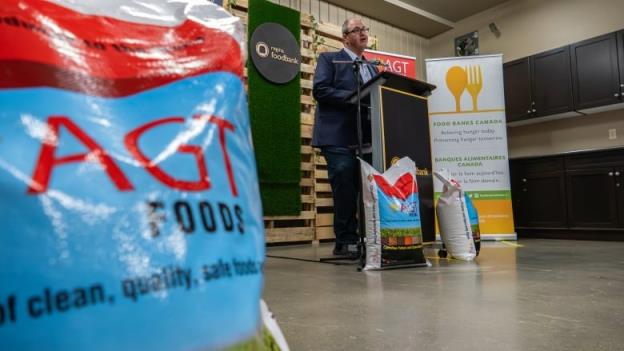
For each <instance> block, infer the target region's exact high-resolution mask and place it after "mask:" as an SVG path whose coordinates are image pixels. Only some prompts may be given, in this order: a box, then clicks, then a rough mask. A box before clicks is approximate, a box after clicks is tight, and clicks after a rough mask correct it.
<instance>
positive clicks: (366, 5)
mask: <svg viewBox="0 0 624 351" xmlns="http://www.w3.org/2000/svg"><path fill="white" fill-rule="evenodd" d="M507 1H509V0H470V1H466V0H327V2H330V3H332V4H335V5H336V6H339V7H342V8H346V9H348V10H351V11H353V12H356V13H361V14H362V15H364V16H367V17H371V18H374V19H376V20H379V21H382V22H385V23H388V24H391V25H394V26H396V27H399V28H401V29H404V30H407V31H409V32H412V33H414V34H417V35H419V36H422V37H425V38H431V37H434V36H436V35H438V34H442V33H444V32H446V31H447V30H449V29H452V28H453V26H454V22H457V21H460V20H462V19H464V18H466V17H470V16H472V15H475V14H477V13H479V12H482V11H485V10H487V9H489V8H492V7H494V6H497V5H499V4H502V3H504V2H507ZM373 34H374V33H373Z"/></svg>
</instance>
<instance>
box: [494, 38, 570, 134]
mask: <svg viewBox="0 0 624 351" xmlns="http://www.w3.org/2000/svg"><path fill="white" fill-rule="evenodd" d="M570 69H571V65H570V48H569V47H568V46H564V47H561V48H558V49H554V50H550V51H547V52H543V53H540V54H537V55H534V56H531V57H525V58H522V59H519V60H515V61H511V62H508V63H506V64H504V65H503V75H504V80H505V109H506V114H507V122H517V121H522V120H527V119H531V118H536V117H542V116H549V115H558V114H562V113H567V112H570V111H573V109H574V102H573V99H572V77H571V74H570Z"/></svg>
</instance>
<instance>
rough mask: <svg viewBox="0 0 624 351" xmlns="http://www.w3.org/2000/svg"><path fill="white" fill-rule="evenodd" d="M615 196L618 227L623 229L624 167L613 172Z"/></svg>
mask: <svg viewBox="0 0 624 351" xmlns="http://www.w3.org/2000/svg"><path fill="white" fill-rule="evenodd" d="M615 194H616V196H617V212H618V227H620V228H622V227H624V167H620V168H616V170H615Z"/></svg>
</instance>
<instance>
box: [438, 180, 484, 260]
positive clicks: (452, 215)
mask: <svg viewBox="0 0 624 351" xmlns="http://www.w3.org/2000/svg"><path fill="white" fill-rule="evenodd" d="M433 174H434V175H435V176H436V178H438V179H439V180H440V181H441V182H442V183H443V184H444V188H443V191H442V194H440V198H439V199H438V204H437V205H436V214H437V216H438V225H439V227H440V236H441V237H442V241H444V245H445V246H446V249H447V250H448V252H449V254H450V255H451V257H453V258H456V259H459V260H464V261H472V260H474V258H475V257H476V256H477V251H476V248H475V245H474V241H473V239H472V228H471V226H470V217H469V214H468V208H467V206H466V200H465V197H464V191H463V190H462V188H461V184H459V182H457V180H455V179H454V178H452V177H451V175H450V174H449V172H448V170H446V169H441V170H440V172H433Z"/></svg>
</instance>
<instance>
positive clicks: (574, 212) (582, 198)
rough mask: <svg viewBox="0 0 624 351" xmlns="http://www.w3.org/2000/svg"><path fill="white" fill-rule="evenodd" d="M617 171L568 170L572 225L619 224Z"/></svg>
mask: <svg viewBox="0 0 624 351" xmlns="http://www.w3.org/2000/svg"><path fill="white" fill-rule="evenodd" d="M615 178H616V177H615V170H614V169H613V168H594V169H584V170H570V171H568V172H567V183H568V184H567V188H568V214H569V217H568V218H569V224H570V228H586V229H590V228H615V227H617V226H618V214H617V195H616V193H615V189H616V187H615V183H616V182H615Z"/></svg>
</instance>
